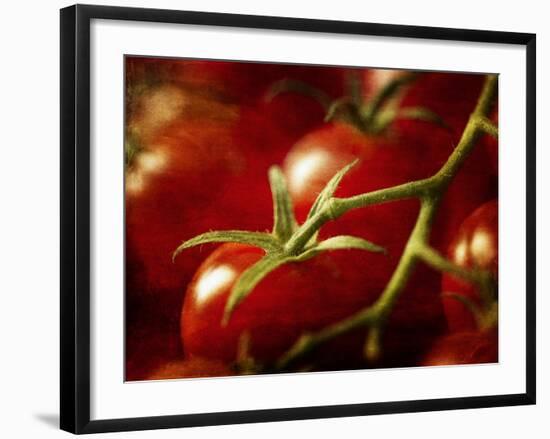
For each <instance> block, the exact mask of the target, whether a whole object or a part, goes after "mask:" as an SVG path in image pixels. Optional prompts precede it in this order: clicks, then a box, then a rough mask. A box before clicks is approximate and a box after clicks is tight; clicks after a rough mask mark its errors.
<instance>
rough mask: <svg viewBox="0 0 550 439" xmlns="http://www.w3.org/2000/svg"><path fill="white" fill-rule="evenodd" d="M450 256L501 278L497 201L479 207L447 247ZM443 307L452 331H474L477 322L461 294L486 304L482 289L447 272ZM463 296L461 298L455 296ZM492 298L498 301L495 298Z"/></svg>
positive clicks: (470, 299)
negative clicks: (499, 271)
mask: <svg viewBox="0 0 550 439" xmlns="http://www.w3.org/2000/svg"><path fill="white" fill-rule="evenodd" d="M448 258H449V259H450V260H451V261H452V262H453V263H455V264H456V265H458V266H459V267H461V268H465V269H477V270H486V271H488V272H489V273H490V274H491V275H492V277H493V280H494V282H495V283H496V282H497V281H498V202H497V201H496V200H492V201H490V202H488V203H485V204H483V205H482V206H480V207H479V208H478V209H476V210H475V211H474V212H473V213H472V214H471V215H470V216H469V217H468V218H467V219H466V220H465V221H464V223H463V224H462V226H461V227H460V229H459V231H458V234H457V235H456V237H455V239H454V240H453V242H452V243H451V245H450V247H449V250H448ZM442 290H443V293H444V295H443V307H444V310H445V316H446V318H447V322H448V325H449V329H450V330H451V331H453V332H459V331H468V330H474V329H476V328H477V327H478V322H477V321H476V319H475V315H474V314H473V313H472V310H471V309H470V308H469V307H468V306H467V305H466V303H465V302H464V301H461V300H459V299H460V297H463V298H465V299H466V300H467V301H471V302H472V303H473V304H474V305H475V306H477V307H482V308H483V307H484V306H485V303H484V302H483V300H482V297H481V296H480V291H479V288H478V287H477V286H476V285H474V284H472V283H471V282H467V281H465V280H463V279H460V278H458V277H457V276H455V275H452V274H450V273H446V274H444V276H443V281H442ZM449 293H452V294H453V295H458V296H460V297H459V298H458V299H457V298H456V297H455V296H452V295H449ZM493 300H496V298H494V299H493Z"/></svg>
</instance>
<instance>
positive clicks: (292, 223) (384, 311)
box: [174, 75, 498, 371]
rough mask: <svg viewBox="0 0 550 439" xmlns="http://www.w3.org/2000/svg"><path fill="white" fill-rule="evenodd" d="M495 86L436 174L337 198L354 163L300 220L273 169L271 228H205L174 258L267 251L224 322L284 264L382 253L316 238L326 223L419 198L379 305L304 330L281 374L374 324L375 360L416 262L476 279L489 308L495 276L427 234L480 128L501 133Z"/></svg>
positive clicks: (370, 339)
mask: <svg viewBox="0 0 550 439" xmlns="http://www.w3.org/2000/svg"><path fill="white" fill-rule="evenodd" d="M496 87H497V77H496V76H493V75H490V76H487V78H486V81H485V85H484V87H483V91H482V93H481V95H480V97H479V100H478V103H477V105H476V107H475V110H474V112H473V113H472V114H471V116H470V119H469V121H468V124H467V125H466V128H465V129H464V132H463V134H462V137H461V139H460V141H459V143H458V145H457V146H456V148H455V149H454V151H453V152H452V153H451V155H450V156H449V158H448V160H447V162H446V163H445V164H444V165H443V166H442V167H441V169H440V170H439V171H438V172H437V173H436V174H435V175H433V176H431V177H429V178H426V179H422V180H417V181H412V182H408V183H405V184H402V185H398V186H395V187H391V188H387V189H382V190H377V191H373V192H369V193H365V194H360V195H356V196H352V197H349V198H338V197H335V196H334V193H335V192H336V189H337V188H338V185H339V184H340V182H341V180H342V178H344V176H345V174H346V173H347V172H348V171H349V170H350V169H351V167H352V166H354V165H355V162H354V163H351V164H349V165H348V166H346V167H344V168H343V169H342V170H340V171H339V172H338V173H337V174H336V175H335V176H334V177H333V178H332V179H331V180H330V181H329V182H328V183H327V185H326V187H325V188H324V189H323V191H322V192H321V193H320V194H319V196H318V197H317V200H316V201H315V202H314V204H313V206H312V207H311V210H310V212H309V214H308V217H307V219H306V221H305V222H304V223H303V224H301V225H298V224H297V223H296V220H295V218H294V213H293V209H292V203H291V199H290V196H289V194H288V190H287V188H286V182H285V180H284V177H283V175H282V172H281V170H280V169H279V168H278V167H276V166H274V167H272V168H271V169H270V172H269V179H270V184H271V190H272V194H273V205H274V226H273V230H272V232H270V233H262V232H249V231H221V232H208V233H205V234H202V235H199V236H197V237H195V238H192V239H190V240H188V241H185V242H183V243H182V244H181V245H180V246H179V247H178V248H177V249H176V251H175V252H174V258H175V257H176V256H177V255H178V253H180V252H181V251H182V250H184V249H187V248H190V247H193V246H197V245H202V244H205V243H211V242H237V243H242V244H248V245H252V246H256V247H260V248H262V249H263V250H264V251H265V255H264V257H263V258H261V259H260V260H259V261H258V262H256V263H255V264H253V265H252V266H251V267H249V268H248V269H247V270H246V271H244V272H243V273H242V274H241V276H240V277H239V278H238V279H237V281H236V282H235V285H234V286H233V288H232V291H231V292H230V295H229V297H228V300H227V302H226V306H225V312H224V315H223V319H222V324H227V322H228V321H229V319H230V318H231V315H232V313H233V311H234V310H235V308H236V307H237V306H238V305H239V304H240V303H241V302H242V301H243V300H244V299H245V298H246V297H247V296H248V294H250V292H251V291H252V290H253V289H254V287H255V286H256V285H258V283H259V282H260V281H261V280H262V279H263V278H264V277H265V276H267V274H269V273H270V272H272V271H273V270H275V269H276V268H278V267H280V266H281V265H283V264H288V263H294V262H301V261H304V260H307V259H310V258H312V257H315V256H316V255H317V254H319V253H321V252H325V251H330V250H338V249H346V248H355V249H361V250H365V251H372V252H379V253H383V252H384V249H383V248H381V247H379V246H377V245H375V244H373V243H371V242H369V241H366V240H364V239H362V238H358V237H354V236H336V237H332V238H329V239H326V240H324V241H321V242H319V241H318V232H319V230H320V228H321V227H322V226H323V225H324V224H326V223H327V222H329V221H333V220H336V219H337V218H339V217H341V216H342V215H344V214H345V213H347V212H349V211H350V210H353V209H358V208H363V207H366V206H370V205H372V204H380V203H387V202H391V201H396V200H401V199H407V198H417V199H419V200H420V211H419V215H418V218H417V220H416V223H415V226H414V228H413V231H412V232H411V235H410V237H409V239H408V241H407V243H406V245H405V248H404V251H403V254H402V255H401V258H400V260H399V262H398V264H397V267H396V268H395V271H394V273H393V274H392V276H391V278H390V280H389V282H388V284H387V285H386V287H385V289H384V290H383V291H382V293H381V295H380V296H379V298H378V299H377V300H376V301H375V302H374V304H372V305H371V306H369V307H367V308H365V309H363V310H360V311H359V312H357V313H356V314H353V315H351V316H350V317H348V318H346V319H344V320H342V321H339V322H337V323H334V324H332V325H329V326H327V327H325V328H324V329H322V330H320V331H318V332H312V333H306V334H303V335H302V336H301V337H300V338H299V339H298V340H297V341H296V342H295V344H294V345H293V346H292V347H291V348H290V349H289V350H288V351H287V352H286V353H285V354H283V355H282V356H281V357H280V358H279V360H278V361H277V362H276V364H275V365H274V369H275V370H276V371H277V370H287V369H288V368H289V366H291V365H292V364H293V363H294V362H296V360H298V359H300V358H303V357H304V356H305V355H307V354H308V353H309V352H311V351H313V350H314V349H316V348H317V347H318V346H319V345H321V344H322V343H325V342H326V341H329V340H332V339H334V338H336V337H338V336H340V335H341V334H344V333H346V332H349V331H352V330H354V329H357V328H361V327H365V328H368V329H369V331H368V336H367V340H366V343H365V349H364V350H365V355H366V357H367V358H368V359H371V360H372V359H375V358H377V357H378V356H379V354H380V350H381V349H380V343H381V337H382V332H383V328H384V325H385V322H386V320H387V318H388V317H389V315H390V314H391V311H392V309H393V307H394V305H395V303H396V301H397V300H398V298H399V296H400V294H401V293H402V291H403V290H404V288H405V286H406V284H407V282H408V280H409V278H410V276H411V274H412V272H413V270H414V268H415V266H416V264H417V263H418V262H419V261H423V262H425V263H427V264H428V265H430V266H431V267H433V268H435V269H437V270H440V271H446V272H451V273H453V274H454V275H456V276H459V277H462V278H464V279H465V280H467V281H470V282H475V283H476V284H477V285H479V287H480V291H482V298H483V300H484V302H485V303H486V307H487V308H490V307H491V304H494V298H495V296H494V291H495V290H494V286H493V285H492V281H491V278H490V275H489V274H488V273H485V272H481V271H470V270H464V269H462V268H460V267H457V266H455V265H454V264H452V263H451V262H450V261H448V260H447V259H446V258H444V257H443V256H442V255H440V254H439V253H438V252H437V251H436V250H435V249H434V248H432V247H430V245H429V237H430V231H431V227H432V223H433V220H434V216H435V213H436V212H437V208H438V205H439V202H440V200H441V198H442V196H443V194H444V193H445V191H446V189H447V187H448V185H449V183H450V182H451V181H452V179H453V178H454V176H455V175H456V173H457V172H458V170H459V169H460V167H461V166H462V164H463V163H464V161H465V160H466V158H467V157H468V155H469V154H470V152H471V151H472V149H473V147H474V145H475V143H476V140H477V139H478V137H479V136H480V135H481V134H483V133H488V134H490V135H497V133H498V129H497V128H496V126H495V125H494V124H493V123H492V122H491V121H490V120H489V119H488V117H487V116H488V114H489V111H490V109H491V104H492V102H493V100H494V96H495V93H496ZM493 308H494V306H493ZM492 315H494V313H493V314H492Z"/></svg>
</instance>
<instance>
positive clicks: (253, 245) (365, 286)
mask: <svg viewBox="0 0 550 439" xmlns="http://www.w3.org/2000/svg"><path fill="white" fill-rule="evenodd" d="M124 64H125V96H124V111H125V127H124V132H125V143H124V156H125V161H124V167H125V169H124V175H125V337H126V340H125V342H126V345H125V376H126V380H127V381H143V380H162V379H182V378H202V377H219V376H234V375H251V374H252V375H257V374H274V373H282V372H284V373H299V372H318V371H341V370H357V369H380V368H396V367H399V368H403V367H419V366H442V365H445V366H453V365H468V364H480V363H496V362H498V140H497V137H498V134H497V133H498V128H497V127H498V77H497V76H496V75H487V74H483V73H454V72H431V71H409V70H400V69H397V68H393V67H394V66H383V68H378V67H377V68H367V67H365V68H362V67H340V66H338V67H334V66H322V65H301V64H294V65H291V64H274V63H264V62H240V61H217V60H199V59H178V58H155V57H145V56H131V55H127V56H125V60H124ZM389 67H392V68H389Z"/></svg>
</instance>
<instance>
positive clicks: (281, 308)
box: [181, 244, 434, 370]
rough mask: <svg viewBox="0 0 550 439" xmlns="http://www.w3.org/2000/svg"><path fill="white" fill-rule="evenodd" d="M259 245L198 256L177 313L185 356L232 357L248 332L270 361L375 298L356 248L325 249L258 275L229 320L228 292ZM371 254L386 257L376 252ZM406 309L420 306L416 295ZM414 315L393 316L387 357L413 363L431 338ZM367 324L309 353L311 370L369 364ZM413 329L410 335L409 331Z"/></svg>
mask: <svg viewBox="0 0 550 439" xmlns="http://www.w3.org/2000/svg"><path fill="white" fill-rule="evenodd" d="M262 255H263V251H262V250H259V249H257V248H253V247H249V246H244V245H237V244H224V245H222V246H220V247H218V248H217V249H216V250H215V251H214V252H213V253H212V254H211V255H210V256H209V257H208V258H207V259H206V260H205V262H204V263H203V264H202V266H201V267H200V269H199V270H198V271H197V273H196V274H195V277H194V279H193V281H192V283H191V284H190V285H189V288H188V290H187V294H186V297H185V303H184V306H183V310H182V315H181V335H182V341H183V346H184V351H185V354H186V355H187V356H188V357H191V358H192V357H194V356H200V357H204V358H210V359H216V360H222V361H224V362H227V363H228V364H231V363H232V362H235V361H236V358H237V351H238V346H239V340H240V339H241V337H242V336H243V334H246V336H247V337H250V355H251V356H252V357H253V358H254V360H255V361H257V362H259V363H260V364H262V365H266V366H268V365H272V364H273V363H274V362H275V361H276V360H277V359H278V358H279V357H280V356H281V355H282V354H283V353H284V352H285V351H286V350H287V349H289V348H290V347H291V345H292V344H293V343H294V342H295V341H296V340H297V339H298V337H299V336H300V335H302V334H303V333H304V332H307V331H317V330H320V329H322V328H324V327H325V326H327V325H329V324H332V323H335V322H337V321H340V320H342V319H344V318H346V317H349V316H350V315H351V314H353V313H354V312H357V311H359V310H360V309H362V308H364V307H366V306H368V305H370V304H371V303H372V302H373V301H374V300H375V299H376V298H377V294H376V293H377V291H376V290H375V289H374V288H373V286H374V285H375V284H377V283H378V282H380V280H379V279H378V277H377V275H376V274H373V276H371V277H370V278H367V279H366V278H365V277H364V276H362V273H361V272H360V271H358V270H356V266H355V265H354V264H350V261H352V260H353V259H354V258H357V257H358V256H359V255H360V252H359V251H352V250H348V251H338V252H332V253H330V254H328V253H327V254H322V255H319V256H317V257H315V258H313V259H310V260H308V261H306V262H302V263H291V264H287V265H284V266H282V267H280V268H278V269H276V270H275V271H273V272H272V273H270V274H269V275H267V277H266V278H265V279H263V280H262V281H261V282H260V284H259V285H257V286H256V288H255V289H254V290H253V291H252V293H251V294H250V295H249V296H248V297H247V298H246V299H245V300H244V301H243V302H242V303H241V304H240V305H239V306H238V307H237V308H236V310H235V311H234V313H233V315H232V317H231V319H230V320H229V323H228V325H227V326H222V324H221V320H222V315H223V310H224V307H225V303H226V301H227V298H228V295H229V292H230V290H231V288H232V286H233V285H234V283H235V281H236V279H237V278H238V276H239V275H240V274H241V273H242V272H243V271H244V270H245V269H246V268H248V267H249V266H250V265H252V264H253V263H255V262H256V261H258V260H259V259H260V258H261V257H262ZM376 257H378V258H380V259H384V258H385V256H384V255H381V254H378V255H377V256H376ZM418 305H419V306H418V307H417V308H415V309H409V311H410V312H412V313H416V316H418V315H420V317H421V318H422V312H425V310H424V308H423V304H422V303H419V304H418ZM431 324H432V326H431V328H429V329H430V331H428V333H427V332H426V331H427V329H426V328H425V327H424V328H423V327H422V325H415V319H412V318H410V319H407V318H402V319H401V320H399V321H393V320H392V322H391V323H390V325H389V327H388V330H387V334H386V337H385V342H384V344H383V347H382V349H383V350H384V351H383V352H384V358H385V361H386V364H390V363H391V362H392V361H393V362H401V363H402V364H412V363H414V361H416V359H415V358H414V355H416V354H417V353H418V352H419V351H420V352H421V351H422V349H423V348H425V347H426V346H427V345H428V343H429V340H428V338H429V335H430V334H431V331H433V329H434V322H433V321H432V322H431ZM365 335H366V330H365V329H361V330H358V331H356V332H354V333H350V334H348V335H346V336H342V337H339V338H337V339H335V340H333V341H332V342H330V343H327V344H326V345H324V346H323V347H321V348H319V350H318V352H316V354H314V355H313V357H310V358H308V359H307V361H308V362H309V363H308V366H309V367H311V368H313V369H315V370H326V369H333V368H356V367H365V366H368V364H366V362H365V360H364V359H363V358H362V346H363V343H364V341H365ZM413 335H414V336H413Z"/></svg>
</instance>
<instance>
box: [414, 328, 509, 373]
mask: <svg viewBox="0 0 550 439" xmlns="http://www.w3.org/2000/svg"><path fill="white" fill-rule="evenodd" d="M496 362H498V331H497V329H496V328H493V329H491V330H487V331H467V332H458V333H455V334H450V335H446V336H444V337H441V338H440V339H438V340H437V341H436V342H435V343H434V345H433V346H432V349H431V350H430V351H429V352H428V354H427V355H426V357H425V358H424V361H423V362H422V365H423V366H451V365H459V364H480V363H496Z"/></svg>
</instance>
